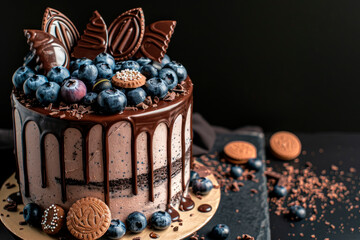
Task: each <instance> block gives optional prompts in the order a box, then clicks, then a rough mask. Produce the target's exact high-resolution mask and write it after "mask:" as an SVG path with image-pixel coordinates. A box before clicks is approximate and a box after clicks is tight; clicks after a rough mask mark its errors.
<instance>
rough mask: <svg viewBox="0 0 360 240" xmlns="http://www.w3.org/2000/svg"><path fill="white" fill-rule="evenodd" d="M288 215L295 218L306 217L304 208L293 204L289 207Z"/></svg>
mask: <svg viewBox="0 0 360 240" xmlns="http://www.w3.org/2000/svg"><path fill="white" fill-rule="evenodd" d="M289 213H290V217H292V218H294V219H295V220H302V219H304V218H305V217H306V210H305V208H303V207H302V206H299V205H294V206H290V207H289Z"/></svg>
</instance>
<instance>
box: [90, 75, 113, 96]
mask: <svg viewBox="0 0 360 240" xmlns="http://www.w3.org/2000/svg"><path fill="white" fill-rule="evenodd" d="M110 88H112V84H111V81H110V80H109V79H106V78H103V79H99V80H97V81H96V83H95V84H94V86H93V91H94V92H96V93H99V92H101V91H103V90H107V89H110Z"/></svg>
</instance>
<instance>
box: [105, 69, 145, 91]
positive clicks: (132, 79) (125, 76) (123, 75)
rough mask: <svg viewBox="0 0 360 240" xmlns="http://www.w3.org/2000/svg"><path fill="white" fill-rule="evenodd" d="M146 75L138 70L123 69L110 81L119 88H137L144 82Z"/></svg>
mask: <svg viewBox="0 0 360 240" xmlns="http://www.w3.org/2000/svg"><path fill="white" fill-rule="evenodd" d="M145 81H146V77H145V76H144V75H142V74H141V73H140V72H139V71H136V70H130V69H125V70H121V71H120V72H116V74H115V75H114V76H113V77H112V79H111V83H112V84H113V85H114V86H116V87H119V88H138V87H141V86H143V85H144V84H145Z"/></svg>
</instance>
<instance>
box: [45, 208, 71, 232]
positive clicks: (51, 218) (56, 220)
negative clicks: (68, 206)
mask: <svg viewBox="0 0 360 240" xmlns="http://www.w3.org/2000/svg"><path fill="white" fill-rule="evenodd" d="M64 224H65V211H64V209H63V208H62V207H60V206H58V205H55V204H52V205H50V206H49V207H48V208H46V209H45V211H44V214H43V216H42V219H41V228H42V230H43V231H44V232H45V233H47V234H50V235H54V234H57V233H58V232H59V231H60V230H61V229H62V227H63V226H64Z"/></svg>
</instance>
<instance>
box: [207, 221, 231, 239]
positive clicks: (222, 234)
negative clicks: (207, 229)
mask: <svg viewBox="0 0 360 240" xmlns="http://www.w3.org/2000/svg"><path fill="white" fill-rule="evenodd" d="M229 234H230V228H229V227H228V226H227V225H226V224H217V225H215V226H214V227H213V229H212V231H211V237H213V238H214V239H219V240H220V239H227V237H228V236H229Z"/></svg>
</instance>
